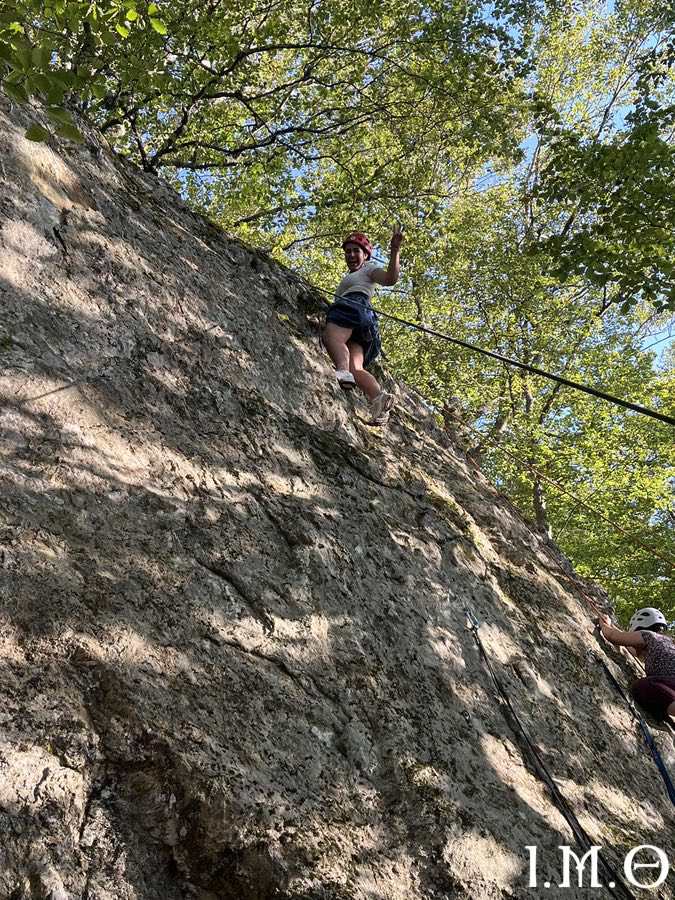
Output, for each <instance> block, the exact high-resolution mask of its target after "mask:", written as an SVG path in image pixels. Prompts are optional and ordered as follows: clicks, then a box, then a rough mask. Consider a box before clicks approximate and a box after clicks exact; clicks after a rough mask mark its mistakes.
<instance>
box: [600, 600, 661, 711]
mask: <svg viewBox="0 0 675 900" xmlns="http://www.w3.org/2000/svg"><path fill="white" fill-rule="evenodd" d="M599 624H600V630H601V631H602V634H603V636H604V637H605V638H607V640H608V641H610V642H611V643H612V644H616V645H618V646H622V647H630V648H631V650H633V651H634V652H635V655H636V656H637V657H638V659H641V660H642V661H643V662H644V666H645V677H644V678H638V680H637V681H636V682H635V684H633V686H632V687H631V694H632V695H633V699H634V700H636V701H637V702H638V703H639V704H640V706H642V707H643V709H646V710H647V712H649V713H651V714H652V715H653V716H654V717H655V718H656V719H665V718H666V716H675V643H673V640H672V639H671V638H670V637H668V636H667V635H665V634H662V632H664V631H666V629H667V628H668V623H667V621H666V617H665V616H664V615H663V613H662V612H661V610H659V609H654V608H653V607H651V606H648V607H645V608H644V609H638V610H637V611H636V612H635V613H634V614H633V616H632V618H631V620H630V624H629V626H628V631H622V630H621V629H620V628H614V626H613V625H612V624H611V622H610V620H609V618H608V616H601V617H600V620H599Z"/></svg>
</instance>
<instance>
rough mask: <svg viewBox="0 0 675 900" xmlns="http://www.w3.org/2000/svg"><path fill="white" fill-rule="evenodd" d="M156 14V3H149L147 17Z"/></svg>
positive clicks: (157, 9)
mask: <svg viewBox="0 0 675 900" xmlns="http://www.w3.org/2000/svg"><path fill="white" fill-rule="evenodd" d="M158 12H159V6H157V4H156V3H151V4H150V6H148V15H149V16H156V15H157V13H158Z"/></svg>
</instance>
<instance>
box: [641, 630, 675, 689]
mask: <svg viewBox="0 0 675 900" xmlns="http://www.w3.org/2000/svg"><path fill="white" fill-rule="evenodd" d="M640 634H641V635H642V640H643V641H644V642H645V648H646V649H645V655H644V663H645V674H646V675H652V676H653V675H663V676H664V677H667V678H675V643H674V642H673V641H672V640H671V638H669V637H666V635H665V634H656V633H655V632H653V631H641V632H640Z"/></svg>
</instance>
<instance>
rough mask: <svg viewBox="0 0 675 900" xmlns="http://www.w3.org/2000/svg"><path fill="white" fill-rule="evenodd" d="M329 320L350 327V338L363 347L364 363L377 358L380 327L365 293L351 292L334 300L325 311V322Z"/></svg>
mask: <svg viewBox="0 0 675 900" xmlns="http://www.w3.org/2000/svg"><path fill="white" fill-rule="evenodd" d="M329 322H332V324H333V325H339V326H340V328H351V330H352V334H351V337H350V340H351V341H355V342H356V343H357V344H360V345H361V346H362V347H363V364H364V365H366V366H368V365H370V363H371V362H373V360H375V359H376V358H377V356H378V355H379V353H380V350H381V348H382V345H381V342H380V329H379V325H378V322H377V315H376V313H375V310H374V309H373V308H372V307H371V306H370V304H369V303H368V297H367V296H366V294H361V293H356V292H353V293H349V294H344V296H342V297H341V298H340V299H339V300H336V301H335V303H333V304H332V305H331V307H330V309H329V310H328V312H327V313H326V324H328V323H329Z"/></svg>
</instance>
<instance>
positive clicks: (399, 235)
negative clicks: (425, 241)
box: [391, 222, 403, 253]
mask: <svg viewBox="0 0 675 900" xmlns="http://www.w3.org/2000/svg"><path fill="white" fill-rule="evenodd" d="M402 243H403V226H402V225H401V223H400V222H397V223H396V225H394V231H393V233H392V235H391V252H392V253H398V251H399V250H400V248H401V244H402Z"/></svg>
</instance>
